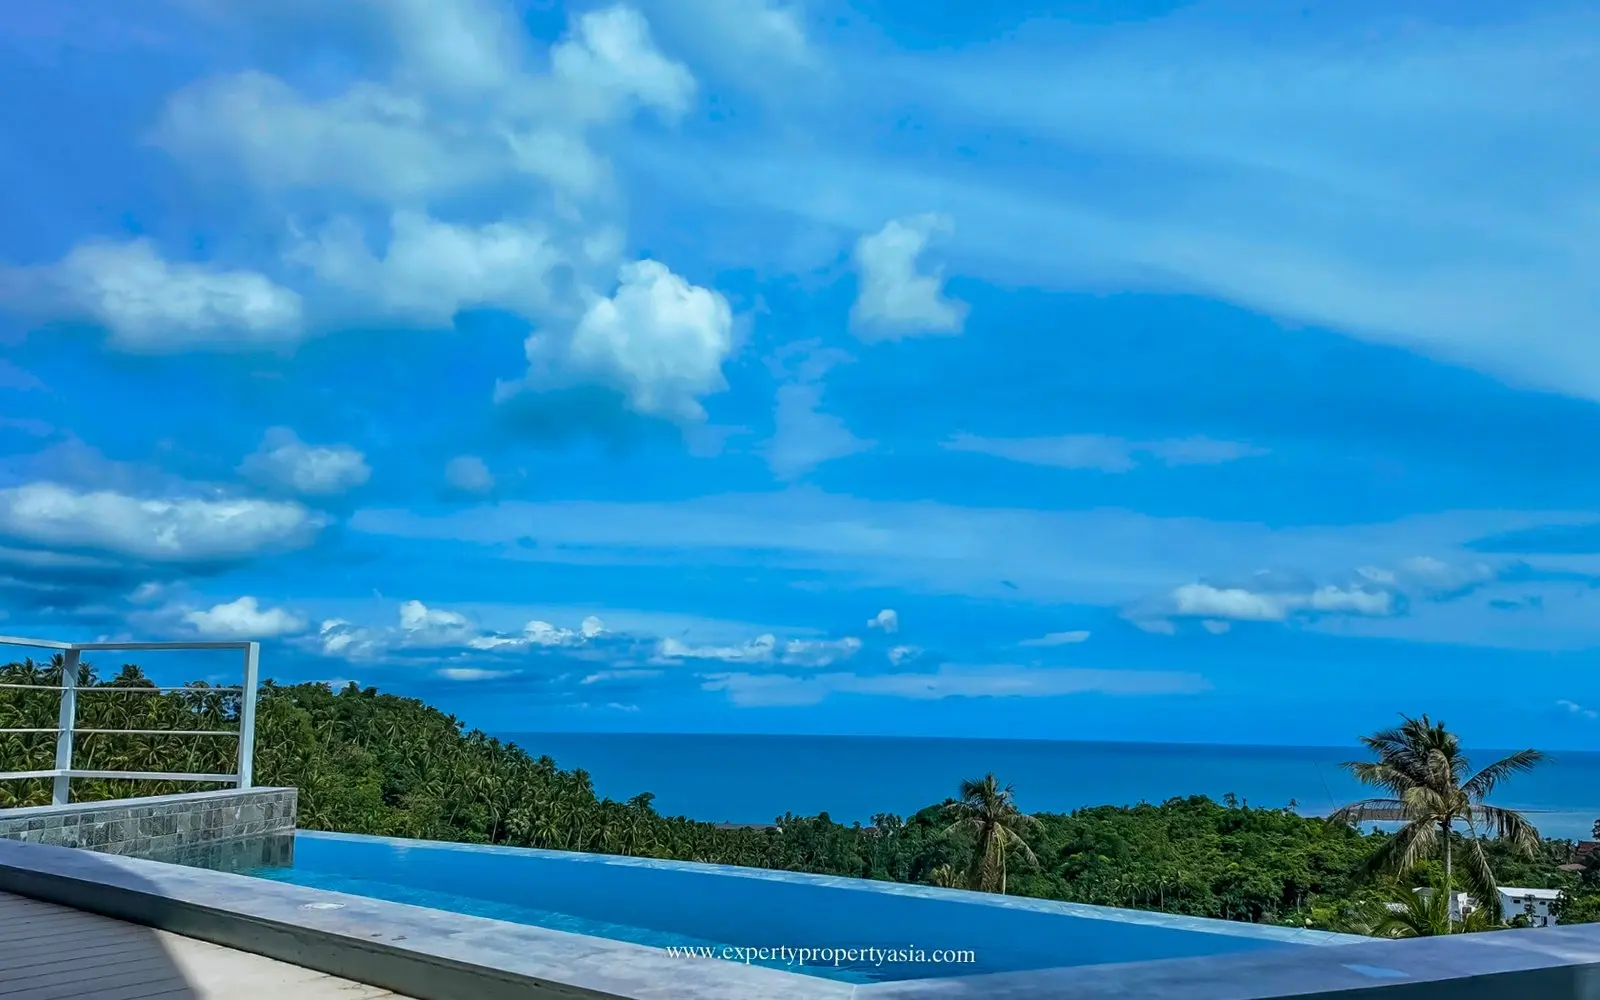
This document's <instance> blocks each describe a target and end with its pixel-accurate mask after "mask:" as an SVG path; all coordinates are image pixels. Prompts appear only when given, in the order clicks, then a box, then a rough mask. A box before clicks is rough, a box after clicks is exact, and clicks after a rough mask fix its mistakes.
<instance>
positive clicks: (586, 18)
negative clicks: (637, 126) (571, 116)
mask: <svg viewBox="0 0 1600 1000" xmlns="http://www.w3.org/2000/svg"><path fill="white" fill-rule="evenodd" d="M550 65H551V70H552V72H553V73H554V75H555V77H556V79H558V80H560V81H562V82H563V83H565V84H566V85H567V94H568V95H570V96H571V97H573V98H576V99H579V100H582V101H584V102H585V109H586V110H588V111H589V113H590V114H591V115H593V116H594V117H597V118H607V117H611V116H613V115H615V114H616V113H617V110H618V109H619V108H624V107H626V106H628V105H629V104H631V103H633V102H637V103H638V104H639V105H641V106H643V107H648V108H652V109H654V110H655V111H657V112H659V113H661V114H662V115H663V116H664V117H667V118H669V119H674V118H677V117H679V116H681V115H683V114H684V112H686V111H688V110H689V103H690V101H691V100H692V99H693V97H694V93H695V81H694V77H693V76H692V75H691V74H690V73H689V70H688V69H687V68H685V67H684V66H683V65H682V64H681V63H677V62H674V61H672V60H671V59H668V58H667V57H666V56H664V55H662V54H661V51H660V50H659V49H657V48H656V46H655V42H654V40H653V39H652V38H651V36H650V28H649V25H647V24H646V23H645V20H644V18H643V17H642V16H641V15H640V14H639V13H638V11H635V10H633V9H632V8H631V7H626V6H621V5H617V6H613V7H608V8H605V9H604V10H598V11H591V12H589V13H587V14H584V15H583V16H582V17H580V18H579V19H578V22H577V24H576V26H575V28H574V31H573V33H572V37H570V38H569V39H568V40H566V41H564V42H562V43H560V44H558V45H556V46H555V47H554V48H553V49H551V50H550Z"/></svg>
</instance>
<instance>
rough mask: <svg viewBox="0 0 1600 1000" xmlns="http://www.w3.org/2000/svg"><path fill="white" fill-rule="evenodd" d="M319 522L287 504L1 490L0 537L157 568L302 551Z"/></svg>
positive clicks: (40, 487) (42, 488) (35, 486)
mask: <svg viewBox="0 0 1600 1000" xmlns="http://www.w3.org/2000/svg"><path fill="white" fill-rule="evenodd" d="M324 523H325V521H324V519H323V518H322V517H321V516H319V515H316V514H313V513H311V512H310V511H308V510H306V509H305V508H304V507H302V506H300V505H299V504H297V503H291V502H273V501H265V500H234V499H215V500H203V499H193V498H184V499H141V498H138V497H133V496H129V495H127V494H124V493H118V492H115V491H112V490H101V491H98V492H92V493H84V492H79V491H76V490H73V489H71V488H69V487H66V486H60V485H57V484H55V483H31V484H29V485H26V486H17V487H11V488H7V489H0V535H6V536H9V537H11V538H14V539H18V540H21V541H24V542H27V543H31V544H34V545H40V546H47V547H55V546H59V547H63V548H69V549H76V548H81V549H90V550H95V551H101V552H107V553H112V554H116V555H119V556H124V557H126V558H131V559H138V560H145V561H149V562H158V563H174V564H178V563H208V562H228V561H234V560H239V559H246V558H250V557H252V556H258V555H262V554H264V553H268V552H274V551H283V550H287V549H295V548H301V547H303V546H305V545H308V544H310V543H311V541H312V540H313V539H314V538H315V537H316V535H317V533H318V532H319V531H320V530H321V529H322V527H323V525H324Z"/></svg>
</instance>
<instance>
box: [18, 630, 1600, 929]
mask: <svg viewBox="0 0 1600 1000" xmlns="http://www.w3.org/2000/svg"><path fill="white" fill-rule="evenodd" d="M59 677H60V661H59V659H58V660H57V661H56V662H55V663H53V664H38V663H34V662H33V661H23V662H20V663H11V664H8V665H6V666H4V667H0V684H7V685H13V686H11V687H4V688H0V728H38V729H49V728H51V727H53V726H54V725H55V724H56V718H57V711H58V704H59V695H58V693H57V692H55V691H53V690H49V688H50V687H52V686H54V685H56V684H57V683H58V681H59ZM80 686H82V687H83V688H84V689H85V690H83V691H81V692H80V694H79V695H78V726H79V727H80V728H83V729H118V730H127V729H148V730H210V729H217V730H227V729H231V730H233V731H237V728H238V714H239V713H238V709H239V695H238V694H237V693H236V692H226V691H219V690H217V689H214V688H211V687H208V686H207V685H204V684H192V685H190V686H188V687H186V688H184V689H182V690H178V691H171V692H165V693H163V692H155V691H150V690H148V689H150V688H152V687H153V684H152V683H151V682H150V681H149V680H148V679H146V678H145V676H144V675H143V673H142V672H141V671H140V670H139V668H138V667H136V666H132V665H129V666H124V667H122V668H121V670H120V671H119V672H117V673H116V674H115V675H114V676H112V677H110V678H109V679H103V680H102V679H100V678H99V677H98V676H97V675H96V672H95V670H94V668H93V667H92V666H90V665H88V664H83V665H81V667H80ZM130 689H134V690H130ZM1422 721H1423V722H1426V719H1424V720H1422ZM256 725H257V729H256V742H255V748H256V749H255V775H254V777H255V783H256V784H257V785H263V786H292V787H294V788H298V789H299V790H300V815H299V822H300V825H301V826H302V827H303V828H306V829H312V830H331V831H340V832H347V833H363V834H376V835H382V836H391V837H408V838H417V839H424V840H442V841H458V842H466V843H493V844H507V845H513V846H529V847H542V848H552V849H558V850H570V851H597V852H606V853H617V854H631V855H638V856H646V857H657V858H671V859H678V860H688V861H701V862H712V863H718V864H732V865H746V866H754V867H762V868H774V869H783V870H788V871H798V872H812V873H819V874H828V875H842V876H851V877H858V878H868V879H884V880H892V881H899V882H919V883H927V884H935V885H945V886H959V887H967V888H976V889H981V890H986V891H1004V892H1008V893H1012V894H1017V895H1024V896H1034V897H1040V898H1046V899H1059V900H1070V901H1074V902H1081V903H1092V904H1101V905H1110V906H1125V907H1137V908H1146V909H1152V910H1163V911H1166V912H1170V913H1180V914H1189V915H1195V916H1205V917H1218V918H1224V919H1229V920H1245V921H1253V922H1268V923H1280V924H1296V925H1306V924H1309V925H1312V926H1320V927H1330V928H1340V929H1353V930H1365V931H1368V932H1374V933H1388V934H1393V933H1400V934H1409V933H1436V932H1439V931H1440V928H1439V927H1437V926H1434V927H1433V929H1431V930H1430V929H1429V924H1428V921H1429V920H1430V919H1432V920H1433V922H1434V924H1435V925H1437V924H1438V923H1439V920H1438V917H1437V914H1435V915H1434V916H1433V917H1430V916H1429V914H1428V913H1427V912H1424V910H1425V908H1424V909H1423V910H1418V912H1417V913H1414V914H1407V913H1397V911H1398V910H1401V909H1403V908H1404V907H1405V906H1411V901H1412V900H1413V899H1414V898H1415V894H1413V893H1411V892H1410V889H1411V888H1412V887H1414V886H1425V885H1435V886H1438V885H1442V884H1445V883H1444V881H1443V879H1444V874H1443V870H1442V869H1443V864H1442V862H1443V860H1444V855H1443V852H1434V854H1437V855H1438V856H1434V854H1430V853H1429V852H1428V851H1427V850H1425V849H1426V848H1428V845H1429V843H1432V844H1433V845H1434V846H1435V847H1437V846H1439V845H1438V841H1439V836H1438V835H1437V834H1434V835H1432V836H1433V840H1432V841H1428V839H1427V835H1426V834H1425V832H1424V834H1421V835H1419V834H1416V833H1415V831H1413V832H1412V833H1410V834H1407V833H1406V832H1405V831H1404V830H1402V832H1401V838H1402V839H1401V841H1400V842H1399V843H1398V845H1397V838H1396V836H1395V835H1393V834H1390V833H1385V832H1362V831H1361V830H1359V829H1357V828H1356V827H1355V826H1353V825H1351V824H1350V823H1349V822H1341V821H1337V820H1329V819H1323V818H1318V817H1307V816H1301V815H1298V814H1296V813H1294V812H1293V811H1291V810H1288V809H1272V808H1256V807H1249V806H1246V805H1239V804H1237V803H1236V802H1233V801H1232V800H1231V798H1230V800H1229V801H1226V802H1223V803H1219V802H1215V801H1212V800H1211V799H1208V798H1205V797H1202V796H1192V797H1189V798H1177V799H1172V800H1169V801H1167V802H1163V803H1160V804H1148V803H1145V804H1139V805H1135V806H1101V807H1097V808H1090V809H1080V810H1077V811H1076V812H1073V813H1071V814H1065V815H1063V814H1052V813H1037V814H1031V815H1030V814H1026V813H1024V812H1023V811H1022V810H1021V809H1020V807H1019V806H1018V804H1017V801H1018V800H1017V799H1016V797H1015V793H1013V791H1012V790H1011V789H1009V788H1008V787H1006V786H1004V785H1003V784H1002V783H1000V782H999V781H998V780H997V779H996V778H995V777H994V776H993V775H989V776H986V777H985V776H964V775H952V782H951V786H952V787H951V790H952V792H958V793H959V795H958V797H956V798H953V799H952V800H950V801H947V802H944V803H930V804H929V805H928V806H927V807H926V808H924V809H922V810H921V811H919V812H917V813H915V814H913V815H910V816H903V817H902V816H897V815H889V814H884V815H879V816H876V817H874V818H873V821H872V823H871V824H870V825H867V826H862V825H860V824H850V825H846V824H842V823H837V822H834V821H833V820H831V819H830V818H829V817H828V815H827V814H826V813H823V814H820V815H817V816H794V815H784V816H780V817H775V826H774V827H773V828H734V829H729V828H726V827H724V826H720V825H717V824H712V823H706V822H699V821H695V820H690V819H686V818H683V817H675V816H663V815H661V814H660V813H659V812H657V811H656V809H655V808H654V807H653V805H652V801H651V795H650V794H649V793H648V792H646V791H641V794H639V795H636V796H635V797H633V798H631V799H628V800H627V801H625V802H617V801H613V800H611V799H604V798H601V797H599V796H597V795H596V794H595V791H594V788H593V786H592V784H591V782H590V778H589V775H588V774H587V773H585V772H584V771H583V770H581V769H575V770H563V769H561V768H558V767H557V766H556V764H555V762H554V761H553V760H551V759H550V758H549V757H547V756H537V755H536V754H537V750H538V748H537V747H531V748H523V747H519V746H515V745H512V744H508V743H503V742H501V741H499V740H497V739H494V738H492V737H489V736H486V735H485V734H483V733H482V732H479V731H477V730H469V729H467V728H466V727H465V726H464V725H463V724H462V723H461V722H460V721H459V720H458V719H456V718H454V717H453V716H450V715H446V714H445V713H443V712H440V711H438V710H437V709H434V708H431V707H429V706H428V705H426V704H424V703H422V702H420V701H417V700H415V699H409V698H400V697H396V696H393V695H387V694H381V693H379V692H378V691H376V690H374V689H372V688H366V689H362V688H358V687H356V686H355V685H353V684H352V685H350V686H348V687H346V688H344V689H343V690H341V691H338V692H334V691H332V690H330V689H329V688H328V687H327V686H326V685H322V684H300V685H294V686H280V685H277V684H275V683H273V682H271V681H267V682H265V683H264V684H263V685H262V687H261V690H260V696H259V699H258V702H257V721H256ZM1435 729H1437V730H1438V731H1440V732H1442V731H1443V730H1442V727H1437V726H1435V727H1433V729H1424V730H1423V731H1422V732H1423V733H1424V736H1426V734H1427V733H1428V732H1433V731H1434V730H1435ZM1371 745H1372V744H1371V743H1370V741H1369V748H1370V747H1371ZM54 753H55V740H54V735H53V734H52V733H36V734H26V733H20V734H19V733H5V734H0V770H4V771H26V770H36V769H37V770H47V769H50V768H52V767H53V766H54ZM235 753H236V749H235V740H233V739H230V738H225V737H188V736H166V735H154V736H152V735H121V734H97V733H87V734H80V735H79V736H78V737H77V742H76V747H75V760H74V766H75V767H78V768H84V769H102V770H136V771H173V772H179V773H188V774H195V773H228V772H231V771H233V770H234V767H235ZM962 779H966V780H962ZM1061 780H1062V781H1071V780H1072V779H1071V776H1070V775H1063V776H1062V778H1061ZM205 787H215V786H206V785H194V784H183V783H179V782H149V781H137V782H136V781H113V780H98V779H78V780H75V781H74V783H73V786H72V790H73V797H74V799H75V800H100V799H107V798H123V797H130V796H138V795H155V794H169V793H174V792H181V791H192V790H198V789H200V788H205ZM1451 794H1453V793H1451ZM49 801H50V781H49V780H48V779H29V780H20V781H16V780H14V781H9V782H0V807H8V806H21V805H37V804H45V803H48V802H49ZM1441 801H1450V802H1453V801H1455V800H1454V799H1451V798H1450V794H1446V795H1444V796H1443V798H1442V799H1441ZM1424 825H1426V824H1424ZM1408 836H1409V837H1410V838H1411V840H1410V841H1407V840H1404V839H1403V838H1405V837H1408ZM1445 839H1446V841H1447V842H1453V843H1455V845H1456V853H1455V854H1454V855H1453V856H1454V857H1456V858H1467V857H1479V858H1481V860H1482V861H1483V862H1484V863H1485V864H1487V865H1489V866H1491V867H1492V870H1493V875H1494V877H1495V878H1497V879H1498V881H1499V884H1501V885H1518V886H1533V887H1545V888H1562V889H1565V890H1566V891H1567V894H1568V895H1567V898H1566V900H1565V904H1564V914H1563V918H1564V919H1566V920H1569V921H1570V920H1577V919H1588V918H1589V915H1590V914H1596V915H1600V869H1596V868H1595V866H1593V865H1591V867H1590V868H1588V869H1584V870H1582V871H1566V870H1562V868H1561V866H1562V865H1564V864H1566V863H1568V862H1569V861H1571V858H1572V852H1573V847H1574V845H1573V844H1572V843H1571V842H1568V841H1560V840H1543V839H1538V838H1537V837H1535V839H1534V840H1533V841H1532V842H1531V843H1529V842H1516V840H1515V838H1497V837H1496V838H1489V839H1485V840H1482V841H1479V842H1478V843H1477V844H1470V843H1468V842H1467V841H1466V840H1465V839H1464V834H1463V833H1462V832H1461V830H1460V828H1456V829H1453V830H1451V832H1450V833H1449V834H1448V836H1447V837H1446V838H1445ZM1411 841H1418V842H1419V843H1412V842H1411ZM1419 844H1420V846H1419ZM1397 846H1398V848H1400V849H1399V850H1397ZM1474 852H1476V853H1474ZM1401 855H1404V857H1403V861H1404V865H1403V866H1400V867H1396V865H1395V864H1394V863H1393V862H1394V859H1395V858H1396V857H1398V856H1401ZM1475 863H1476V862H1475ZM1460 867H1461V866H1460V865H1458V870H1459V868H1460ZM1453 884H1457V885H1459V884H1460V877H1459V874H1458V875H1456V876H1454V883H1453ZM1395 900H1400V901H1401V903H1395V902H1394V901H1395ZM1412 908H1413V909H1415V907H1412ZM1443 921H1444V925H1443V927H1442V930H1443V931H1446V932H1447V931H1449V930H1451V929H1452V928H1451V926H1450V925H1449V918H1448V916H1446V917H1444V918H1443ZM1380 925H1381V926H1380ZM1401 925H1403V926H1401ZM1456 929H1471V928H1459V927H1458V928H1456Z"/></svg>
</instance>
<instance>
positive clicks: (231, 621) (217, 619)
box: [183, 595, 306, 639]
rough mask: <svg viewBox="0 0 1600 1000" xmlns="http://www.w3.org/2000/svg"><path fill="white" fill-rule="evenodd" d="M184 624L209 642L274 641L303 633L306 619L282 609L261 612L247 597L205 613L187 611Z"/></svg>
mask: <svg viewBox="0 0 1600 1000" xmlns="http://www.w3.org/2000/svg"><path fill="white" fill-rule="evenodd" d="M183 620H184V621H185V622H187V623H188V624H189V625H190V626H192V627H193V628H194V630H195V631H196V632H198V633H200V634H201V635H203V636H205V637H207V638H210V639H274V638H277V637H278V636H283V635H294V634H296V633H299V632H303V631H305V628H306V622H305V619H303V618H300V617H298V616H296V615H294V614H293V613H291V612H289V611H286V610H285V609H283V608H263V607H261V606H260V604H259V603H258V602H257V601H256V599H255V598H254V597H250V596H248V595H246V596H244V597H241V598H239V599H238V600H235V601H230V602H228V603H227V604H218V605H215V606H213V607H211V608H210V609H209V610H204V611H189V612H187V613H185V614H184V616H183Z"/></svg>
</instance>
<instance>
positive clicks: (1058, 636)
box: [1017, 629, 1089, 646]
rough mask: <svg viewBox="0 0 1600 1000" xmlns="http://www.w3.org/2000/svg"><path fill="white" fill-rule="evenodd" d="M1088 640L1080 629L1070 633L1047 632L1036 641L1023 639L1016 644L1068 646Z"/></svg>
mask: <svg viewBox="0 0 1600 1000" xmlns="http://www.w3.org/2000/svg"><path fill="white" fill-rule="evenodd" d="M1088 638H1089V633H1088V632H1086V631H1083V630H1082V629H1077V630H1074V631H1071V632H1047V633H1045V634H1044V635H1041V636H1040V637H1039V638H1037V639H1024V640H1023V641H1022V642H1019V643H1017V645H1019V646H1068V645H1072V644H1074V643H1079V642H1084V641H1086V640H1087V639H1088Z"/></svg>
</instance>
